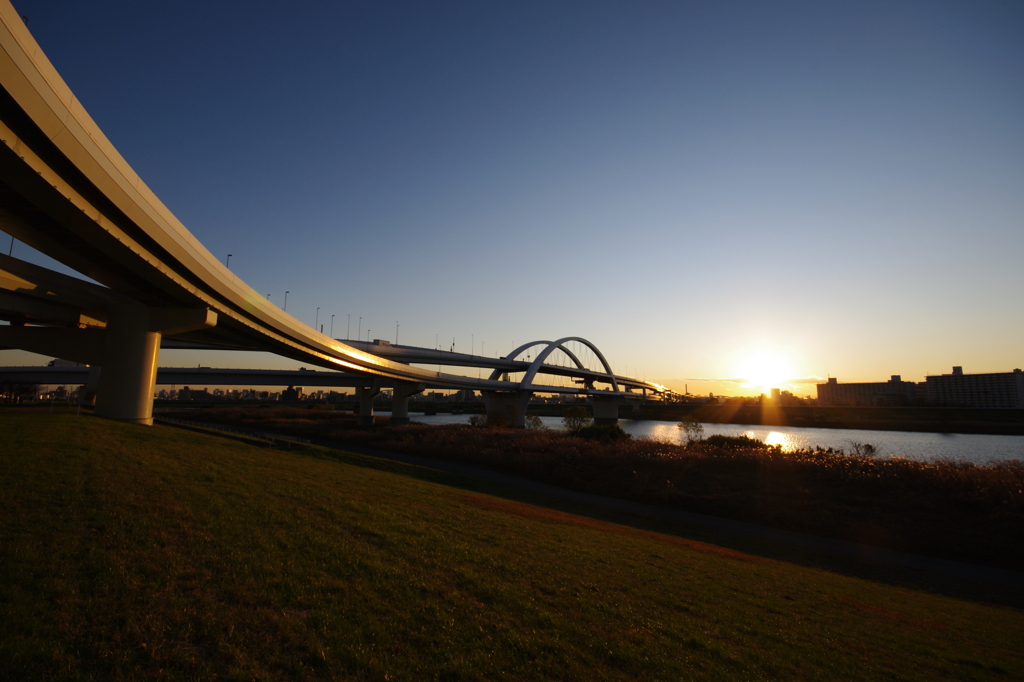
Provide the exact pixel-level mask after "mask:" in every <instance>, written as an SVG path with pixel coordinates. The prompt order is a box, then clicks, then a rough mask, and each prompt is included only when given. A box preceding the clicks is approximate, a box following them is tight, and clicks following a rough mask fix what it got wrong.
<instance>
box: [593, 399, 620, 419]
mask: <svg viewBox="0 0 1024 682" xmlns="http://www.w3.org/2000/svg"><path fill="white" fill-rule="evenodd" d="M622 403H623V398H620V397H619V396H617V395H600V394H591V395H590V407H591V409H593V410H594V423H595V424H618V423H619V405H622Z"/></svg>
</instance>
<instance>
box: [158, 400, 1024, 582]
mask: <svg viewBox="0 0 1024 682" xmlns="http://www.w3.org/2000/svg"><path fill="white" fill-rule="evenodd" d="M172 414H173V413H169V416H171V415H172ZM176 416H181V417H183V418H186V419H193V420H203V421H209V422H214V423H221V424H231V425H235V426H240V427H245V428H252V429H259V430H265V431H274V432H281V433H289V434H292V435H296V436H301V437H305V438H312V439H319V440H324V441H330V442H332V443H335V444H337V445H338V446H341V447H344V445H346V444H351V445H359V446H363V447H370V448H377V449H381V450H389V451H393V452H401V453H406V454H413V455H419V456H423V457H432V458H436V459H443V460H448V461H455V462H461V463H465V464H472V465H476V466H482V467H487V468H491V469H495V470H500V471H504V472H508V473H512V474H515V475H518V476H523V477H525V478H530V479H533V480H537V481H541V482H544V483H549V484H551V485H557V486H561V487H564V488H569V489H573V490H579V491H583V492H588V493H594V494H598V495H605V496H609V497H615V498H620V499H627V500H634V501H638V502H643V503H647V504H653V505H658V506H663V507H668V508H673V509H681V510H685V511H691V512H698V513H702V514H711V515H715V516H722V517H727V518H733V519H738V520H742V521H748V522H751V523H757V524H762V525H767V526H772V527H777V528H784V529H787V530H794V531H800V532H806V533H812V534H814V535H819V536H822V537H829V538H835V539H839V540H846V541H851V542H858V543H863V544H868V545H874V546H878V547H884V548H887V549H893V550H898V551H904V552H914V553H919V554H925V555H929V556H934V557H939V558H945V559H954V560H959V561H967V562H972V563H982V564H987V565H991V566H998V567H1002V568H1009V569H1013V570H1018V571H1020V570H1024V462H1021V461H1019V460H1014V461H1004V462H998V463H996V462H993V463H991V464H988V465H984V466H979V465H976V464H971V463H968V462H963V461H940V462H918V461H912V460H907V459H901V458H892V457H884V458H883V457H875V456H874V455H872V454H870V448H869V447H865V446H863V445H862V446H860V447H858V448H857V450H858V451H859V452H854V453H846V452H843V451H836V450H804V451H798V452H789V453H787V452H782V451H781V449H779V448H777V447H771V446H767V445H765V444H764V443H761V442H759V441H754V440H751V439H744V438H740V439H730V438H726V437H722V436H712V437H710V438H707V439H703V438H700V437H699V434H696V436H697V437H695V438H692V440H691V441H690V443H689V444H688V445H685V446H683V445H676V444H671V443H664V442H659V441H653V440H644V439H639V440H634V439H630V438H621V437H614V436H615V435H616V433H615V431H616V429H615V428H612V429H607V428H605V429H602V428H596V429H593V431H592V432H591V433H589V434H588V433H587V432H585V431H583V430H582V429H578V430H577V431H576V433H575V434H574V433H567V432H558V431H550V430H543V429H506V428H497V429H495V428H485V427H470V426H461V425H451V426H423V425H416V424H412V425H409V426H402V427H386V426H384V424H386V420H383V419H381V420H379V423H380V425H379V426H377V427H375V428H359V427H357V426H356V425H355V418H354V417H353V416H352V415H350V414H345V413H338V412H332V411H327V410H311V409H297V408H265V409H244V408H224V409H207V410H200V411H190V412H184V413H180V414H178V415H176ZM588 436H589V437H588Z"/></svg>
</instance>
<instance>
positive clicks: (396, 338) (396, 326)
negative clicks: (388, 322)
mask: <svg viewBox="0 0 1024 682" xmlns="http://www.w3.org/2000/svg"><path fill="white" fill-rule="evenodd" d="M395 345H396V346H397V345H398V320H395Z"/></svg>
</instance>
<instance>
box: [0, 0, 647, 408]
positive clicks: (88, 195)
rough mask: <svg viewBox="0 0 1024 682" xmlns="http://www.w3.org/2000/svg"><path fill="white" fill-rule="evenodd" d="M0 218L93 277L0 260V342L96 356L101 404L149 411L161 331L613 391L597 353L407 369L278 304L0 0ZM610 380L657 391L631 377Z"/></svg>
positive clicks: (382, 373) (431, 374)
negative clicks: (597, 366)
mask: <svg viewBox="0 0 1024 682" xmlns="http://www.w3.org/2000/svg"><path fill="white" fill-rule="evenodd" d="M0 229H2V230H3V231H5V232H7V233H8V234H10V235H12V236H14V237H16V238H17V239H19V240H21V241H23V242H25V243H26V244H28V245H30V246H32V247H33V248H35V249H37V250H39V251H41V252H42V253H45V254H47V255H48V256H50V257H52V258H54V259H56V260H57V261H59V262H61V263H63V264H64V265H67V266H68V267H70V268H72V269H73V270H75V271H77V272H79V273H82V274H83V275H85V276H86V277H88V278H90V279H92V280H93V281H95V282H98V283H99V284H100V285H102V286H95V285H90V284H89V283H87V282H84V281H82V280H77V279H75V278H64V279H62V277H63V276H61V275H57V273H53V272H50V271H46V270H43V269H42V268H35V269H31V268H26V267H24V266H25V265H27V264H19V263H17V262H12V261H13V260H14V259H4V260H3V261H2V262H0V269H2V273H3V274H0V283H2V284H3V289H2V292H0V317H2V318H4V319H7V320H9V321H10V322H11V326H4V327H0V346H8V347H15V348H23V349H25V350H30V351H35V352H41V353H47V354H52V355H56V356H58V357H62V358H66V359H69V360H78V361H81V362H85V363H88V364H90V365H95V366H99V367H101V371H100V372H99V378H98V386H97V395H96V413H97V414H99V415H101V416H107V417H111V418H115V419H123V420H129V421H135V422H140V423H147V424H148V423H151V422H152V394H153V385H154V381H155V373H156V369H157V358H158V353H159V349H160V346H161V344H162V342H163V339H164V338H165V337H168V338H173V339H175V340H177V341H178V342H181V343H193V344H197V345H205V346H209V347H220V348H245V349H251V350H261V351H268V352H271V353H275V354H277V355H281V356H284V357H287V358H291V359H294V360H297V361H299V362H302V363H304V364H307V365H311V366H317V367H321V368H326V369H333V370H338V371H342V372H348V373H353V374H356V375H359V376H363V377H365V378H366V381H367V386H366V387H367V390H372V386H373V384H374V382H375V381H380V380H386V381H388V382H392V383H394V384H395V385H396V386H403V387H404V388H403V391H412V392H416V391H417V390H422V387H423V386H426V385H430V386H437V387H445V388H456V389H465V388H469V389H473V390H479V391H484V392H486V393H487V394H488V395H493V396H500V394H509V393H515V394H521V393H523V392H524V391H549V392H577V393H585V394H600V397H601V399H602V400H605V399H609V398H610V397H611V396H616V395H620V396H624V395H625V394H626V392H624V391H622V390H621V388H620V385H619V383H620V381H619V378H617V377H615V376H614V375H613V374H612V372H611V370H610V368H609V367H607V363H604V364H605V367H604V370H605V371H603V372H597V373H596V375H589V376H582V375H580V378H581V381H582V382H583V383H582V385H581V386H579V387H576V388H573V387H566V386H561V385H555V384H546V383H543V381H542V380H541V379H540V377H541V376H544V375H548V374H550V373H551V372H550V371H549V369H548V367H547V366H545V365H543V363H542V364H541V365H540V366H534V365H531V366H530V367H528V368H527V369H526V370H525V371H526V372H527V375H528V376H529V379H530V380H529V381H527V382H525V383H524V382H516V381H507V380H504V379H503V378H501V377H502V374H503V373H504V372H505V371H510V370H508V369H506V368H502V367H494V366H491V367H492V369H493V371H492V374H491V375H490V376H489V377H488V378H486V379H484V378H472V377H467V376H462V375H458V374H452V373H445V372H441V371H431V370H429V369H426V368H421V367H416V366H414V365H413V364H412V363H411V361H409V359H408V358H402V357H400V351H395V352H392V353H390V354H379V353H376V352H371V351H376V350H379V349H376V348H374V349H370V348H365V347H359V344H356V343H351V342H349V343H343V342H341V341H338V340H336V339H332V338H330V337H329V336H326V335H324V334H322V333H320V332H318V331H317V330H315V329H313V328H312V327H310V326H308V325H306V324H304V323H302V322H300V321H299V320H297V319H295V318H294V317H292V316H291V315H289V314H288V313H286V312H284V311H283V310H281V309H280V308H278V307H277V306H276V305H274V304H272V303H270V302H269V301H268V300H266V299H265V298H264V297H263V296H261V295H260V294H258V293H257V292H256V291H255V290H253V289H252V288H251V287H249V286H248V285H247V284H246V283H245V282H243V281H242V280H241V279H239V278H238V277H236V276H235V275H234V274H233V273H232V272H231V271H230V270H228V269H227V267H225V266H224V265H223V264H222V263H221V262H220V261H219V260H218V259H217V258H215V257H214V256H213V255H212V254H211V253H210V252H209V251H208V250H207V249H206V248H205V247H204V246H203V245H202V244H201V243H199V241H198V240H197V239H196V238H195V237H194V236H193V235H192V234H191V233H190V232H189V231H188V230H187V229H186V228H185V226H184V225H182V224H181V222H180V221H179V220H178V219H177V218H176V217H175V216H174V215H173V214H172V213H171V212H170V210H168V209H167V207H166V206H164V205H163V203H161V202H160V200H159V199H158V198H157V197H156V195H155V194H154V193H153V192H152V191H151V190H150V189H149V187H147V186H146V184H145V183H144V182H143V181H142V179H141V178H140V177H139V176H138V175H137V174H136V173H135V172H134V171H133V170H132V168H131V167H130V166H129V165H128V163H127V162H126V161H125V160H124V159H123V158H122V157H121V155H120V154H119V153H118V152H117V150H116V149H115V148H114V146H113V145H112V144H111V143H110V141H109V140H107V138H106V137H105V136H104V135H103V133H102V132H101V131H100V129H99V128H98V127H97V126H96V124H95V123H94V122H93V121H92V119H91V118H90V117H89V115H88V113H86V111H85V109H84V108H83V107H82V106H81V104H80V103H79V102H78V100H77V99H76V98H75V96H74V94H73V93H72V92H71V90H70V89H69V88H68V86H67V85H66V84H65V83H64V81H63V80H62V79H61V77H60V75H59V74H58V73H57V71H56V69H54V67H53V66H52V64H51V63H50V62H49V60H48V59H47V58H46V55H45V54H44V53H43V51H42V49H40V47H39V45H38V44H37V43H36V42H35V40H34V39H33V38H32V36H31V34H30V33H29V31H28V29H27V28H26V27H25V25H24V24H23V23H22V21H21V18H20V16H19V15H18V13H17V11H16V10H15V9H14V7H12V6H11V4H10V3H9V2H8V0H0ZM595 350H596V348H595ZM395 353H399V354H395ZM514 358H515V354H513V355H511V356H510V360H514ZM430 362H431V364H435V363H434V361H433V360H431V361H430ZM438 364H445V363H438ZM470 366H473V365H470ZM518 366H519V365H517V367H518ZM577 369H579V368H577ZM559 371H562V370H559ZM556 373H557V372H556ZM597 383H603V384H604V385H605V390H600V389H598V388H597V387H596V386H595V384H597ZM621 383H623V384H626V385H628V386H630V387H638V388H644V389H647V390H650V391H653V392H658V391H661V390H663V388H662V387H660V386H658V385H657V384H653V383H652V384H648V383H646V382H638V381H637V380H635V379H633V380H629V381H628V382H626V381H625V380H624V379H623V381H622V382H621Z"/></svg>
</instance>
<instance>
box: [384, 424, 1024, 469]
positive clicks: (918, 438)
mask: <svg viewBox="0 0 1024 682" xmlns="http://www.w3.org/2000/svg"><path fill="white" fill-rule="evenodd" d="M379 414H382V415H385V414H388V413H387V412H381V413H379ZM409 416H410V418H411V419H412V420H413V421H415V422H420V423H422V424H465V423H468V422H469V415H465V414H436V415H429V416H428V415H423V414H417V413H410V415H409ZM540 419H541V422H543V424H544V426H545V427H547V428H551V429H561V428H562V420H561V418H560V417H541V418H540ZM619 426H621V427H622V430H623V431H625V432H626V433H628V434H630V435H632V436H633V437H634V438H656V439H660V440H667V441H670V442H673V443H680V442H682V441H683V440H684V436H683V433H682V429H680V428H679V426H678V424H677V423H676V422H668V421H657V420H653V419H644V420H633V419H620V420H619ZM712 434H722V435H724V436H749V437H751V438H756V439H757V440H761V441H764V442H766V443H768V444H770V445H780V446H782V449H783V450H786V451H791V450H800V449H804V448H815V447H820V448H833V449H840V448H841V449H843V450H845V451H846V452H851V451H852V449H853V444H854V443H861V444H864V443H867V444H870V445H873V446H874V447H875V448H876V449H877V451H878V455H879V456H883V457H884V456H888V455H899V456H904V457H908V458H910V459H915V460H922V461H930V460H937V459H954V460H966V461H968V462H974V463H975V464H985V463H987V462H990V461H1000V460H1008V459H1020V460H1024V436H990V435H978V434H947V433H919V432H915V431H867V430H860V429H813V428H799V427H791V426H758V425H744V424H704V435H705V436H710V435H712Z"/></svg>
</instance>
